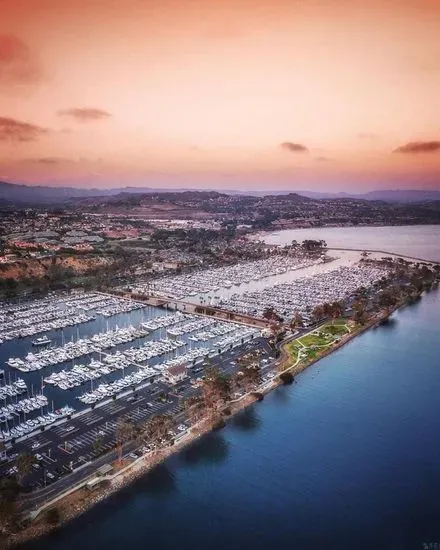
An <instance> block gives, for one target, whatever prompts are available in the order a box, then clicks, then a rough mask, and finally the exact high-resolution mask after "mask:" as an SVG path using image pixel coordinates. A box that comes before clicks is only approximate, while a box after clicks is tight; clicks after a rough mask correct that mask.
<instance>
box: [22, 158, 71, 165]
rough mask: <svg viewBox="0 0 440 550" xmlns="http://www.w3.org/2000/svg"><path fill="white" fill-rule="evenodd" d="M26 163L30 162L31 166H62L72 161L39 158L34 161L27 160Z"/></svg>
mask: <svg viewBox="0 0 440 550" xmlns="http://www.w3.org/2000/svg"><path fill="white" fill-rule="evenodd" d="M27 162H32V163H33V164H64V163H69V162H74V161H73V160H71V159H67V158H62V157H41V158H36V159H28V161H27Z"/></svg>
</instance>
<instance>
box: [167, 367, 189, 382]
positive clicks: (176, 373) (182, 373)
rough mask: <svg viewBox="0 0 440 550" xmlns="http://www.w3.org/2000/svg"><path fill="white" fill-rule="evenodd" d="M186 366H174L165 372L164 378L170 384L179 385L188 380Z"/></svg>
mask: <svg viewBox="0 0 440 550" xmlns="http://www.w3.org/2000/svg"><path fill="white" fill-rule="evenodd" d="M186 375H187V372H186V365H172V366H171V367H168V368H166V369H165V370H164V373H163V377H164V378H165V380H166V381H167V382H169V383H170V384H177V382H180V381H181V380H184V379H185V378H186Z"/></svg>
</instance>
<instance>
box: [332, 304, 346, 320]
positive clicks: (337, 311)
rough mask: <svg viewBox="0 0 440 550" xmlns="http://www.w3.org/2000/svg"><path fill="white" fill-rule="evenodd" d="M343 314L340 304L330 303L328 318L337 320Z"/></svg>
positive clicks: (342, 307)
mask: <svg viewBox="0 0 440 550" xmlns="http://www.w3.org/2000/svg"><path fill="white" fill-rule="evenodd" d="M343 313H344V306H343V304H342V303H341V302H338V301H335V302H332V303H331V305H330V316H331V317H332V318H333V319H337V318H338V317H341V316H342V314H343Z"/></svg>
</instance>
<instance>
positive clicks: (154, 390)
mask: <svg viewBox="0 0 440 550" xmlns="http://www.w3.org/2000/svg"><path fill="white" fill-rule="evenodd" d="M256 349H259V350H260V351H261V370H262V374H263V376H264V375H265V374H267V373H268V371H269V370H270V368H271V362H272V359H273V357H272V349H271V348H270V346H269V345H268V344H267V341H266V340H265V339H263V338H257V339H255V340H253V341H252V342H249V343H247V344H244V345H242V346H240V347H239V348H235V349H233V350H229V351H228V352H226V353H224V354H222V355H220V356H218V357H215V358H213V359H212V362H211V366H215V367H218V368H219V369H220V370H221V371H222V372H224V373H227V374H232V373H233V372H235V371H236V370H237V368H238V367H237V364H236V359H237V357H238V356H240V355H242V354H244V353H246V352H249V351H253V350H256ZM203 370H204V367H203V366H196V367H194V368H192V369H190V370H189V371H188V375H189V376H188V377H187V378H186V379H185V380H183V381H181V382H180V383H178V384H176V385H175V386H170V385H168V384H165V383H164V382H162V381H158V382H155V383H154V384H151V385H149V386H146V387H144V388H142V389H140V390H137V391H135V392H133V393H132V394H131V395H126V396H125V397H122V398H120V399H116V400H114V401H111V402H110V403H107V404H105V405H103V406H102V407H99V408H96V409H94V410H91V411H88V412H85V413H83V414H81V415H79V416H77V417H76V418H73V419H71V420H70V421H68V422H65V423H64V424H62V425H60V426H57V427H54V428H52V429H50V430H47V431H45V432H43V433H41V434H37V435H35V436H33V437H32V438H30V439H27V440H25V441H22V442H19V443H17V444H16V445H15V446H14V447H13V449H12V450H11V451H10V452H9V453H8V457H9V458H8V461H7V462H4V463H3V464H2V465H1V466H0V473H1V474H2V475H12V474H14V471H13V468H14V460H15V457H16V455H17V454H18V453H22V452H27V453H31V454H33V455H34V456H35V458H36V464H35V465H34V466H33V469H32V473H31V474H30V475H29V476H28V479H27V481H28V483H29V485H30V486H31V487H33V488H34V489H43V488H44V487H48V486H49V485H51V484H52V483H54V482H55V481H56V480H58V479H59V478H62V477H64V476H66V475H67V474H71V473H72V471H75V470H77V469H78V468H80V467H83V469H84V473H87V472H88V471H89V468H84V465H86V464H90V463H92V465H93V461H97V460H96V459H97V458H99V459H100V461H102V459H105V453H108V452H110V451H112V450H114V449H115V447H116V443H117V442H116V423H117V421H118V419H120V418H123V419H124V420H130V421H132V422H133V423H134V424H139V423H142V422H145V421H146V420H147V419H148V418H149V417H151V416H152V415H154V414H157V413H167V414H171V415H172V416H173V418H174V420H175V426H176V431H177V432H179V431H180V432H182V430H183V429H184V422H185V418H184V416H183V412H182V403H183V401H184V399H186V398H187V397H189V396H190V395H193V394H195V393H196V392H197V391H198V390H197V388H195V387H194V385H193V384H194V381H195V380H197V379H201V377H202V376H203ZM177 427H179V429H178V430H177ZM139 445H140V443H138V444H137V446H139ZM97 462H98V461H97ZM88 475H89V474H88ZM65 483H66V486H67V485H68V484H69V481H68V480H67V479H66V480H65ZM57 485H59V486H60V487H63V486H64V484H63V483H58V484H57Z"/></svg>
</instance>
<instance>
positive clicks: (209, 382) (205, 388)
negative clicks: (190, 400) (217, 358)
mask: <svg viewBox="0 0 440 550" xmlns="http://www.w3.org/2000/svg"><path fill="white" fill-rule="evenodd" d="M202 395H203V400H204V402H205V406H206V408H207V410H208V411H209V412H210V413H211V414H212V415H213V416H215V415H216V414H217V413H218V411H219V409H220V408H221V407H222V406H223V405H224V403H226V402H227V401H229V399H230V395H231V385H230V380H229V378H228V377H227V376H226V375H225V374H223V373H222V372H220V371H219V370H218V369H217V368H215V367H211V368H209V369H206V371H205V378H204V380H203V384H202Z"/></svg>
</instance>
